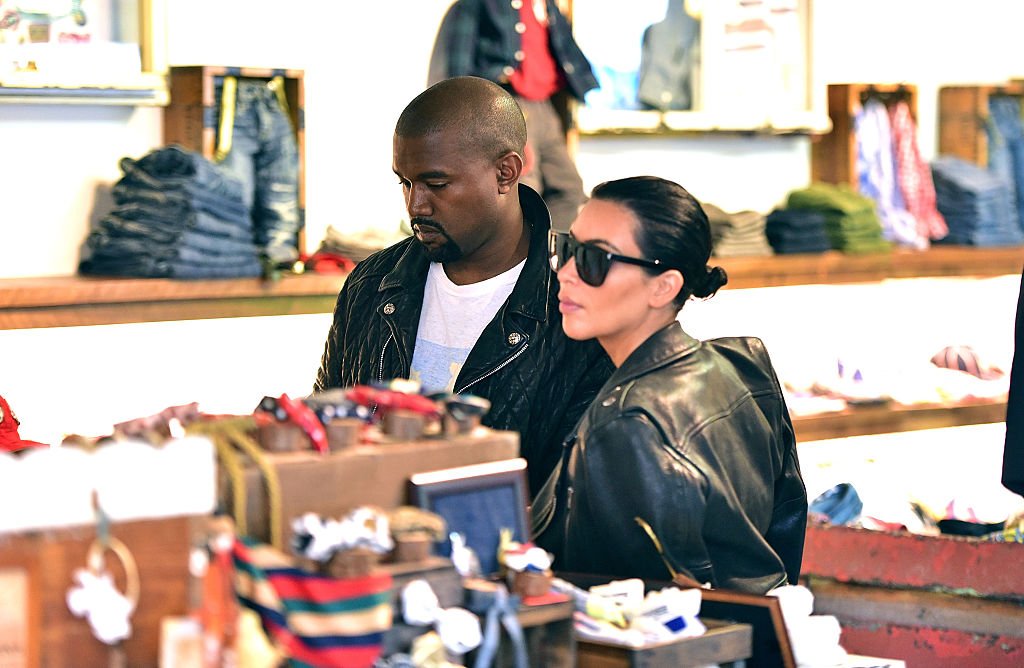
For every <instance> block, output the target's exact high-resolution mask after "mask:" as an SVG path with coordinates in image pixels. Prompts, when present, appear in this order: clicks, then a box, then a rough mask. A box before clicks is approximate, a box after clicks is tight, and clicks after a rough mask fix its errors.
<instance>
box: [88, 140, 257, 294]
mask: <svg viewBox="0 0 1024 668" xmlns="http://www.w3.org/2000/svg"><path fill="white" fill-rule="evenodd" d="M120 167H121V171H122V172H123V174H124V175H123V176H122V178H121V179H120V180H119V181H118V182H117V183H116V184H115V185H114V188H113V197H114V202H115V207H114V210H113V211H111V212H110V213H109V214H107V215H106V216H104V217H103V218H102V219H101V220H100V222H99V225H98V226H97V228H96V229H95V230H93V231H92V232H91V233H90V234H89V236H88V237H87V238H86V241H85V248H84V249H83V256H84V257H83V260H82V261H81V262H80V263H79V267H78V269H79V272H80V273H82V274H95V275H114V276H138V277H147V278H236V277H247V276H260V275H261V274H262V273H263V268H262V264H261V262H260V258H259V250H258V248H257V246H256V245H255V244H254V243H253V229H252V219H251V217H250V210H249V206H248V205H247V204H246V203H245V201H244V200H243V190H242V184H241V182H240V181H239V180H238V179H236V178H235V177H233V176H231V175H230V174H228V173H227V172H225V171H224V170H222V169H221V168H219V167H217V166H216V165H214V164H213V163H211V162H210V161H209V160H207V159H206V158H204V157H202V156H201V155H199V154H197V153H194V152H192V151H188V150H186V149H183V148H181V147H178V146H166V147H163V148H159V149H155V150H153V151H151V152H150V153H148V154H146V155H145V156H144V157H142V158H141V159H139V160H135V159H132V158H128V157H125V158H122V159H121V161H120Z"/></svg>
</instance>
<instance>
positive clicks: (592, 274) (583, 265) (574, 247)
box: [548, 230, 669, 288]
mask: <svg viewBox="0 0 1024 668" xmlns="http://www.w3.org/2000/svg"><path fill="white" fill-rule="evenodd" d="M548 255H549V256H550V258H551V268H552V269H553V270H554V271H558V270H559V269H561V268H562V267H564V266H565V265H566V264H568V262H569V260H570V259H573V260H576V274H577V275H579V277H580V280H581V281H583V282H584V283H586V284H587V285H592V286H594V287H595V288H596V287H597V286H599V285H601V284H602V283H604V279H605V278H606V277H607V276H608V270H609V269H611V268H612V262H624V263H626V264H635V265H637V266H638V267H647V268H649V269H662V270H667V269H669V267H666V266H665V265H664V264H662V262H661V261H660V260H644V259H642V258H638V257H629V256H627V255H618V254H617V253H611V252H609V251H607V250H605V249H604V248H601V247H600V246H598V245H596V244H593V243H590V242H586V241H577V240H576V239H574V238H573V237H572V235H570V234H569V233H567V232H555V231H554V230H551V232H550V233H549V234H548Z"/></svg>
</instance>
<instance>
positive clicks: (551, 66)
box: [508, 0, 565, 102]
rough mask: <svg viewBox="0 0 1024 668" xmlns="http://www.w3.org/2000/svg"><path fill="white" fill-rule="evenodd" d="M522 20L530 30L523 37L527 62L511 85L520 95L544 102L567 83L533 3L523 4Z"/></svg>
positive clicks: (510, 78) (520, 15) (518, 70)
mask: <svg viewBox="0 0 1024 668" xmlns="http://www.w3.org/2000/svg"><path fill="white" fill-rule="evenodd" d="M519 19H520V22H521V24H522V25H523V26H525V28H526V29H525V30H524V31H523V32H522V33H521V35H522V44H521V47H520V48H521V49H522V52H523V59H522V60H520V61H519V67H517V68H516V70H515V71H514V72H513V73H512V74H511V75H509V78H508V81H509V83H510V84H512V88H513V89H514V90H515V92H516V93H517V94H519V95H522V96H523V97H525V98H526V99H527V100H536V101H538V102H543V101H544V100H547V99H548V98H550V97H551V96H552V95H554V94H555V93H557V92H558V91H559V90H561V89H562V87H563V86H564V85H565V79H564V77H563V76H562V72H561V71H560V70H559V69H558V63H557V62H555V58H554V56H552V55H551V46H550V44H549V43H548V27H547V24H546V23H541V22H540V21H539V20H538V19H537V16H536V14H534V13H533V3H532V2H531V0H523V4H522V6H521V7H520V8H519Z"/></svg>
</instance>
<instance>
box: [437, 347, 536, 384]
mask: <svg viewBox="0 0 1024 668" xmlns="http://www.w3.org/2000/svg"><path fill="white" fill-rule="evenodd" d="M529 347H530V344H529V343H527V344H526V345H524V346H523V347H522V348H520V349H519V350H518V351H516V354H515V355H513V356H512V357H509V358H508V359H507V360H505V361H504V362H502V363H501V364H499V365H498V366H496V367H494V368H493V369H491V370H490V371H488V372H487V373H485V374H484V375H482V376H480V377H479V378H475V379H473V380H471V381H469V382H468V383H466V384H465V385H463V386H462V389H461V390H456V391H455V394H462V393H463V392H465V391H466V390H468V389H469V388H471V387H472V386H474V385H476V384H477V383H479V382H480V381H481V380H484V379H486V378H489V377H491V376H493V375H494V374H496V373H498V372H499V371H501V370H502V369H504V368H505V367H507V366H508V365H509V364H511V363H512V362H514V361H515V360H516V358H517V357H519V356H520V355H522V354H523V353H525V352H526V349H527V348H529Z"/></svg>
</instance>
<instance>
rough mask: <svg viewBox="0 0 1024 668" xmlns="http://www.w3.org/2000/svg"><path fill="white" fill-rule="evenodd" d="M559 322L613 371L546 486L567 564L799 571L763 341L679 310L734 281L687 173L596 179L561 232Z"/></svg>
mask: <svg viewBox="0 0 1024 668" xmlns="http://www.w3.org/2000/svg"><path fill="white" fill-rule="evenodd" d="M550 251H551V257H552V266H553V267H554V268H555V269H556V271H557V272H558V279H559V282H560V284H561V287H560V290H559V294H558V298H559V310H560V311H561V313H562V326H563V328H564V329H565V332H566V334H568V335H569V336H570V337H571V338H574V339H589V338H596V339H597V340H598V342H599V343H600V344H601V346H602V347H603V348H604V349H605V351H606V352H607V353H608V355H609V356H610V357H611V359H612V361H613V362H614V364H615V366H616V367H617V369H616V371H615V372H614V373H613V374H612V376H611V378H610V379H609V380H608V382H607V383H605V385H604V387H603V388H602V389H601V391H600V392H599V393H598V396H597V398H596V399H595V401H594V403H593V404H591V406H590V408H589V409H588V410H587V412H586V413H585V414H584V416H583V418H582V420H581V422H580V424H579V426H578V429H577V433H576V437H575V438H574V439H570V440H568V441H567V442H566V444H565V447H564V452H563V457H562V463H561V465H560V466H559V467H558V468H557V469H556V470H555V472H554V474H552V477H551V478H550V479H549V480H548V482H547V484H546V485H545V487H544V488H543V489H542V490H541V492H540V494H539V495H538V496H537V498H536V499H534V503H533V506H532V510H531V513H532V516H533V517H532V519H533V523H534V534H535V540H536V541H537V543H538V544H540V545H541V546H542V547H544V548H546V549H548V550H549V551H551V552H552V553H553V554H554V556H555V561H554V567H555V569H556V570H559V571H563V572H576V573H588V574H597V575H603V576H609V577H641V578H646V579H649V580H662V581H665V580H669V579H672V578H677V581H679V582H685V581H687V580H691V581H692V580H695V581H696V582H698V583H700V584H705V583H706V584H710V585H711V586H713V587H715V588H722V589H732V590H738V591H744V592H750V593H765V592H767V591H769V590H771V589H773V588H775V587H777V586H780V585H784V584H787V583H791V584H795V583H796V581H797V577H798V576H799V572H800V561H801V558H802V554H803V544H804V530H805V523H806V519H807V494H806V491H805V489H804V484H803V479H802V477H801V475H800V467H799V463H798V461H797V456H796V443H795V440H794V437H793V426H792V423H791V421H790V418H789V413H788V411H787V409H786V404H785V400H784V398H783V395H782V390H781V388H780V386H779V381H778V379H777V377H776V375H775V371H774V369H773V368H772V365H771V361H770V359H769V358H768V354H767V352H766V351H765V348H764V345H763V344H762V343H761V341H760V340H759V339H756V338H753V337H737V338H722V339H713V340H709V341H698V340H696V339H694V338H692V337H691V336H689V335H688V334H686V333H685V332H684V331H683V330H682V328H681V327H680V325H679V323H678V322H677V315H678V311H679V309H680V308H681V307H682V305H683V304H684V303H685V302H686V301H687V300H688V299H689V298H690V297H691V296H696V297H699V298H705V297H710V296H711V295H713V294H714V293H715V292H716V291H717V290H718V288H720V287H721V286H722V285H724V284H725V282H726V280H727V277H726V274H725V271H724V270H723V269H722V268H721V267H708V265H707V262H708V260H709V258H710V254H711V234H710V228H709V225H708V221H707V216H706V215H705V213H704V211H703V210H702V209H701V206H700V204H699V203H698V202H697V200H695V199H694V198H693V196H691V195H690V193H688V192H687V191H686V190H685V189H683V188H682V187H681V186H679V185H678V184H676V183H673V182H671V181H667V180H664V179H660V178H656V177H633V178H628V179H621V180H618V181H609V182H606V183H603V184H601V185H599V186H597V187H596V188H595V189H594V191H593V193H592V194H591V199H590V201H589V202H588V203H587V204H586V205H584V207H583V209H582V210H581V211H580V214H579V217H578V218H577V219H576V221H575V222H574V223H573V226H572V230H571V232H570V233H569V234H564V233H562V234H558V233H554V232H552V234H551V243H550Z"/></svg>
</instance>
